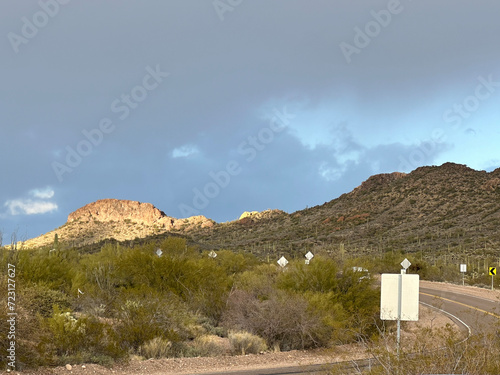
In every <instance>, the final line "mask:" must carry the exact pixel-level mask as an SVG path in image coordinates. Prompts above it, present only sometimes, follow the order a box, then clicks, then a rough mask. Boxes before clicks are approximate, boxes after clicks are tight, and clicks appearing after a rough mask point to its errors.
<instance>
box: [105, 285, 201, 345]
mask: <svg viewBox="0 0 500 375" xmlns="http://www.w3.org/2000/svg"><path fill="white" fill-rule="evenodd" d="M115 310H116V311H117V312H116V320H117V324H116V327H115V329H116V331H117V334H118V337H119V339H120V342H122V344H123V345H124V346H126V347H129V348H132V349H133V350H135V351H137V350H138V349H139V347H140V346H142V345H143V344H144V343H146V342H148V341H150V340H152V339H154V338H157V337H160V338H163V339H165V340H169V341H171V342H172V343H173V344H174V343H175V342H178V341H183V340H186V339H188V338H192V334H191V332H190V326H192V325H194V322H195V319H194V317H193V316H192V314H191V313H189V312H188V311H187V309H186V306H185V305H184V304H183V303H182V302H181V301H179V300H178V298H177V297H176V296H174V295H161V294H158V293H155V292H154V291H153V290H148V289H146V290H142V291H141V290H139V291H131V292H129V293H123V295H122V296H121V299H120V300H118V301H117V305H116V306H115Z"/></svg>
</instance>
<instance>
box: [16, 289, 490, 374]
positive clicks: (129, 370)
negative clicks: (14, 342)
mask: <svg viewBox="0 0 500 375" xmlns="http://www.w3.org/2000/svg"><path fill="white" fill-rule="evenodd" d="M431 285H432V287H433V288H439V289H442V290H450V291H460V292H461V293H464V294H470V295H474V296H478V297H482V298H486V299H490V300H493V301H500V291H491V290H486V289H480V288H475V287H470V286H465V287H463V286H458V285H452V284H446V283H430V282H428V281H421V286H422V287H430V286H431ZM447 324H451V325H454V323H453V321H452V320H451V319H450V318H449V317H447V316H446V315H443V314H436V313H435V311H431V309H429V308H427V307H425V306H421V307H420V320H419V321H418V322H405V323H404V325H403V329H404V332H403V333H402V340H404V339H405V338H406V339H409V338H411V337H413V336H414V331H415V330H416V329H417V328H419V327H429V328H433V329H434V328H439V327H444V326H446V325H447ZM364 357H366V352H365V349H364V348H363V347H362V346H361V345H345V346H338V347H335V348H333V349H328V350H327V349H322V350H309V351H297V350H294V351H290V352H278V353H273V352H269V353H264V354H255V355H254V354H250V355H245V356H225V357H198V358H167V359H159V360H137V359H133V360H131V361H130V363H129V364H128V365H126V366H122V365H116V366H115V367H113V368H112V369H108V368H105V367H102V366H99V365H92V364H88V365H71V369H69V367H56V368H50V369H48V368H46V369H39V370H37V371H35V372H29V371H27V372H22V373H18V372H11V373H10V374H22V375H27V374H30V375H31V374H33V375H49V374H50V375H62V374H66V375H69V374H75V375H83V374H88V375H90V374H97V375H114V374H116V375H121V374H124V375H141V374H144V375H146V374H147V375H174V374H176V375H187V374H202V373H207V372H221V373H223V372H227V371H238V370H250V369H259V368H271V367H285V366H301V365H308V364H322V363H329V362H336V361H343V360H347V359H350V360H354V359H361V358H364Z"/></svg>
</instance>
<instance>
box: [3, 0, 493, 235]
mask: <svg viewBox="0 0 500 375" xmlns="http://www.w3.org/2000/svg"><path fill="white" fill-rule="evenodd" d="M498 14H500V2H498V1H496V0H490V1H489V0H484V1H480V2H470V1H464V0H442V1H439V2H438V3H437V2H435V1H431V0H422V1H411V0H400V1H398V0H389V1H386V0H383V1H378V0H373V1H365V2H355V1H351V0H273V1H269V0H121V1H119V2H115V1H78V0H39V1H28V0H22V1H20V0H4V1H2V2H0V126H1V133H0V166H1V167H0V175H1V178H2V180H1V181H2V183H1V184H0V231H2V232H3V233H4V237H3V242H4V244H7V243H10V239H11V234H12V233H14V232H15V233H17V237H18V239H27V238H32V237H36V236H38V235H40V234H41V233H45V232H48V231H50V230H52V229H54V228H56V227H59V226H61V225H62V224H64V223H65V222H66V220H67V216H68V214H69V213H70V212H72V211H74V210H76V209H77V208H79V207H81V206H84V205H85V204H87V203H90V202H93V201H96V200H98V199H104V198H116V199H129V200H136V201H141V202H149V203H152V204H154V205H155V206H156V207H158V208H159V209H161V210H162V211H164V212H165V213H166V214H167V215H169V216H173V217H177V218H182V217H188V216H192V215H204V216H206V217H209V218H211V219H214V220H216V221H218V222H225V221H230V220H235V219H237V218H238V217H239V215H240V214H241V213H242V212H243V211H250V210H251V211H253V210H257V211H262V210H265V209H269V208H278V209H282V210H284V211H286V212H290V213H291V212H294V211H297V210H301V209H304V208H306V207H312V206H315V205H318V204H323V203H324V202H327V201H330V200H332V199H335V198H337V197H339V196H340V195H341V194H343V193H347V192H349V191H351V190H352V189H353V188H355V187H356V186H358V185H360V184H361V182H362V181H364V180H366V179H367V178H368V177H369V176H371V175H373V174H378V173H390V172H394V171H400V172H410V171H411V170H414V169H415V168H417V167H420V166H424V165H441V164H442V163H445V162H455V163H461V164H466V165H468V166H469V167H471V168H474V169H476V170H487V171H491V170H494V169H495V168H497V167H499V166H500V151H499V150H500V148H499V147H498V144H499V140H500V129H499V127H498V124H499V123H500V112H499V108H500V106H499V102H500V47H499V46H498V35H500V23H499V22H498Z"/></svg>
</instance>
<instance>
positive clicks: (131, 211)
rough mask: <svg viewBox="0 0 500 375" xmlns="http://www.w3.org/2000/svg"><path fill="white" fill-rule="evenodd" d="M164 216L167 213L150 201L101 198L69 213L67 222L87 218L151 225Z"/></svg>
mask: <svg viewBox="0 0 500 375" xmlns="http://www.w3.org/2000/svg"><path fill="white" fill-rule="evenodd" d="M164 218H167V215H165V213H164V212H163V211H160V210H159V209H157V208H156V207H155V206H153V205H152V204H151V203H141V202H137V201H129V200H120V199H101V200H98V201H96V202H92V203H89V204H87V205H85V206H83V207H81V208H79V209H78V210H76V211H74V212H72V213H70V214H69V216H68V223H71V222H73V221H89V220H96V221H102V222H109V221H124V220H130V221H133V222H136V223H141V224H146V225H152V224H155V223H157V222H158V221H161V219H164Z"/></svg>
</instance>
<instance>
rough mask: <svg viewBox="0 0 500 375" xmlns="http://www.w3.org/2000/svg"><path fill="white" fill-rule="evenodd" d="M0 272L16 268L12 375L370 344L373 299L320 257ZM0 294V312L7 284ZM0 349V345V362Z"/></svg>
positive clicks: (56, 260) (347, 270)
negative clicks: (365, 340) (139, 360)
mask: <svg viewBox="0 0 500 375" xmlns="http://www.w3.org/2000/svg"><path fill="white" fill-rule="evenodd" d="M158 249H160V250H161V256H159V255H158V254H160V252H158ZM0 262H1V267H3V269H7V264H9V263H10V264H14V265H15V266H16V306H17V313H18V317H17V326H16V357H17V358H16V362H17V366H18V368H17V369H18V370H22V369H23V368H32V367H37V366H55V365H65V364H67V363H72V364H77V363H99V364H102V365H107V366H110V365H112V364H113V363H114V362H116V361H127V360H128V359H130V358H131V357H132V356H139V357H143V358H161V357H190V356H200V355H204V356H210V355H231V354H248V353H259V352H262V351H266V350H275V351H285V350H292V349H308V348H318V347H330V346H334V345H336V344H339V343H346V342H356V341H357V340H359V338H360V337H366V336H368V337H371V336H372V335H376V329H375V325H374V324H373V322H376V321H377V320H378V309H379V291H378V290H377V288H376V287H374V286H373V285H372V282H371V281H370V279H369V278H368V277H366V276H367V275H366V272H365V273H363V272H361V273H360V272H355V271H354V270H353V269H352V268H351V267H349V265H348V264H344V263H342V262H338V261H337V260H335V259H332V258H328V257H322V256H317V257H315V258H314V259H313V260H312V261H311V264H309V265H305V264H304V262H303V261H302V260H301V261H298V260H297V261H293V260H292V261H291V262H290V264H288V266H287V267H286V268H285V269H282V268H281V267H280V266H278V265H277V264H276V262H275V260H274V259H273V260H272V261H270V262H269V263H268V262H267V260H259V259H257V258H256V257H255V256H253V255H251V254H243V253H234V252H232V251H229V250H220V251H217V257H215V258H211V257H209V256H208V253H207V252H206V251H200V250H199V249H197V248H195V247H191V246H188V245H187V244H186V241H185V240H184V239H182V238H175V237H172V238H167V239H165V240H164V241H163V242H162V243H161V244H160V245H156V244H154V243H150V244H145V245H140V246H135V247H133V248H128V247H122V246H120V245H117V244H109V245H105V246H103V247H102V248H101V249H100V251H98V252H95V253H92V254H88V253H87V254H85V253H80V252H78V251H77V250H75V249H62V246H59V247H58V248H55V249H54V250H53V249H52V247H51V248H50V249H49V248H46V249H38V250H23V251H12V250H1V253H0ZM364 276H365V277H364ZM0 290H1V294H2V296H1V297H2V298H1V299H2V300H3V301H6V300H7V299H6V291H7V275H5V274H3V276H2V277H1V279H0ZM6 314H7V311H6V309H5V308H2V310H1V312H0V330H1V332H2V337H4V336H6V335H5V334H6V332H7V330H8V326H7V323H6V322H7V315H6ZM4 333H5V334H4ZM6 345H7V340H0V351H2V352H5V351H6V350H7V349H8V347H7V346H6ZM4 358H5V357H2V361H3V362H2V363H1V365H0V366H1V367H2V368H6V366H7V363H6V362H5V360H4Z"/></svg>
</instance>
